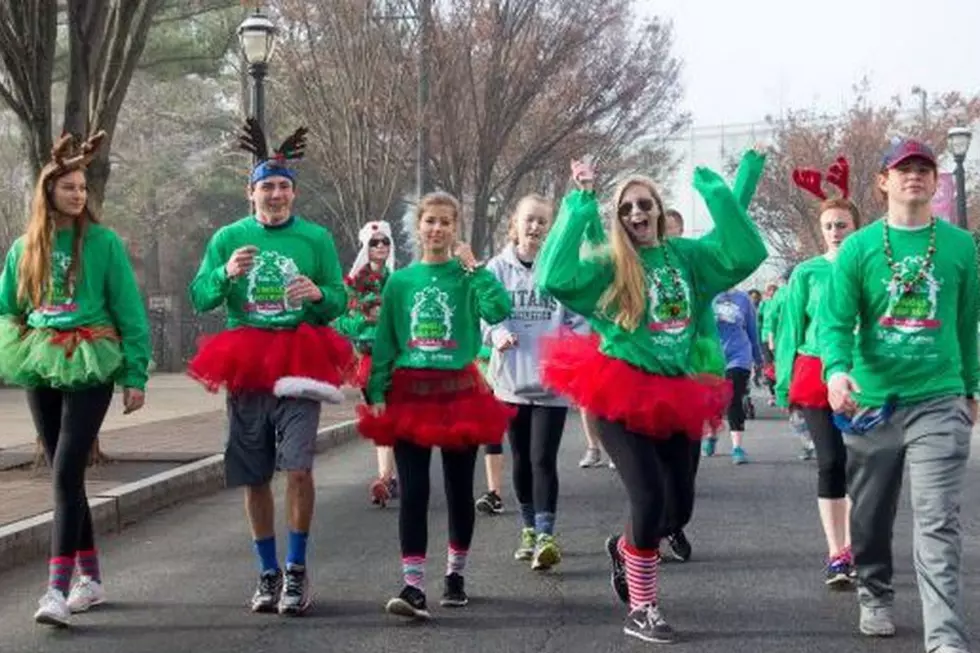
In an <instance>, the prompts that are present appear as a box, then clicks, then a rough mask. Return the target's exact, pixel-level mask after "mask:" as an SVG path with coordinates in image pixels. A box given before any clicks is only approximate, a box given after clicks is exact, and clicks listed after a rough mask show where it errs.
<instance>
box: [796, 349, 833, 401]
mask: <svg viewBox="0 0 980 653" xmlns="http://www.w3.org/2000/svg"><path fill="white" fill-rule="evenodd" d="M789 405H790V406H799V407H800V408H824V409H827V408H830V401H829V400H828V398H827V384H826V383H824V382H823V362H822V361H821V360H820V359H819V358H817V357H816V356H803V355H800V354H798V355H797V356H796V361H794V362H793V379H792V381H790V384H789Z"/></svg>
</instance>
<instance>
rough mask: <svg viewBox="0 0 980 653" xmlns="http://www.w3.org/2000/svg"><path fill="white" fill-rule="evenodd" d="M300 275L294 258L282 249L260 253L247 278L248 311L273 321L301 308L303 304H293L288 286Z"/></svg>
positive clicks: (246, 306)
mask: <svg viewBox="0 0 980 653" xmlns="http://www.w3.org/2000/svg"><path fill="white" fill-rule="evenodd" d="M297 276H299V268H298V267H297V265H296V262H295V261H293V259H291V258H289V257H288V256H283V255H282V254H280V253H279V252H273V251H264V252H259V253H258V254H256V256H255V264H254V265H253V266H252V269H251V270H249V272H248V276H247V277H246V279H247V282H248V286H247V288H246V289H245V310H246V311H248V312H249V313H252V314H254V315H257V316H261V317H263V318H266V319H267V320H268V321H272V322H274V321H276V320H275V318H286V319H288V318H289V317H290V314H292V313H296V312H298V311H301V310H302V308H303V307H302V304H301V303H297V304H295V305H292V304H290V302H289V301H288V300H287V299H286V288H287V287H289V284H290V283H292V282H293V279H295V278H296V277H297Z"/></svg>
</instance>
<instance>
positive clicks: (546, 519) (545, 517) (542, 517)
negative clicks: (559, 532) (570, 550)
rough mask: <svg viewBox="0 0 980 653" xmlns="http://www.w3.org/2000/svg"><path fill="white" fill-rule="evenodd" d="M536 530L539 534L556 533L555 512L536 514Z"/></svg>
mask: <svg viewBox="0 0 980 653" xmlns="http://www.w3.org/2000/svg"><path fill="white" fill-rule="evenodd" d="M534 532H535V533H537V534H538V535H541V534H542V533H543V534H545V535H554V534H555V513H553V512H539V513H537V514H536V515H534Z"/></svg>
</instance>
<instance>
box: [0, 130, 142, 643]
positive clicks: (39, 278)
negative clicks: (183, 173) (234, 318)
mask: <svg viewBox="0 0 980 653" xmlns="http://www.w3.org/2000/svg"><path fill="white" fill-rule="evenodd" d="M104 138H105V132H101V131H100V132H98V133H97V134H95V135H94V136H92V137H90V138H89V139H88V140H87V141H84V142H81V139H78V138H76V137H73V136H71V135H65V136H62V137H61V138H60V139H59V140H58V142H57V143H55V146H54V148H53V150H52V152H51V161H50V162H49V163H48V164H47V165H45V166H44V168H42V169H41V174H40V175H38V180H37V184H36V186H35V189H34V199H33V201H32V203H31V214H30V218H29V220H28V224H27V233H26V234H25V235H24V236H22V237H21V238H19V239H18V240H17V241H16V242H15V243H14V244H13V246H12V247H11V248H10V251H9V252H8V253H7V260H6V264H5V265H4V268H3V273H2V274H0V352H2V353H0V378H3V379H4V380H6V381H7V382H9V383H13V384H15V385H21V386H24V387H26V388H27V403H28V406H29V407H30V410H31V415H32V417H33V418H34V425H35V427H36V428H37V432H38V434H39V436H40V439H41V443H42V444H43V447H44V452H45V454H46V455H47V458H48V461H49V463H50V464H51V468H52V479H53V483H54V499H55V501H54V521H53V524H52V535H51V558H50V561H49V569H50V572H49V576H48V590H47V592H46V593H45V594H44V596H43V597H42V598H41V600H40V605H39V608H38V611H37V613H36V614H35V619H36V621H38V622H39V623H44V624H51V625H57V626H65V625H67V624H68V623H69V621H70V616H71V613H73V612H84V611H85V610H88V609H89V608H91V607H93V606H96V605H99V604H101V603H104V602H105V600H106V593H105V589H104V588H103V585H102V576H101V573H100V570H99V560H98V556H97V554H96V550H95V538H94V534H93V532H92V515H91V513H90V511H89V506H88V499H87V498H86V496H85V467H86V465H87V462H88V459H89V453H90V451H91V449H92V446H93V443H94V442H95V440H96V438H97V436H98V434H99V429H100V428H101V426H102V420H103V419H104V418H105V415H106V412H107V411H108V409H109V404H110V403H111V402H112V397H113V386H114V385H116V384H118V385H120V386H121V387H122V388H123V410H124V412H125V413H131V412H133V411H136V410H139V409H140V408H141V407H142V406H143V401H144V394H143V393H144V389H145V386H146V380H147V368H148V367H149V363H150V330H149V324H148V323H147V318H146V311H145V310H144V308H143V300H142V297H141V296H140V292H139V288H138V286H137V284H136V278H135V275H134V274H133V268H132V266H131V265H130V262H129V257H128V255H127V253H126V246H125V245H124V244H123V241H122V240H121V239H120V238H119V236H117V235H116V234H115V233H114V232H113V231H112V230H110V229H108V228H106V227H104V226H102V225H101V224H99V221H98V218H97V217H96V216H95V214H94V213H93V212H92V210H91V209H90V208H89V204H88V187H87V185H86V183H85V168H86V166H87V165H88V164H89V162H90V161H91V160H92V159H93V158H94V157H95V155H96V152H97V150H98V148H99V145H100V144H101V143H102V141H103V139H104ZM76 568H77V570H78V572H79V579H78V582H77V583H76V584H75V585H74V587H72V588H71V592H70V593H69V585H70V584H71V581H72V575H73V573H74V571H75V569H76Z"/></svg>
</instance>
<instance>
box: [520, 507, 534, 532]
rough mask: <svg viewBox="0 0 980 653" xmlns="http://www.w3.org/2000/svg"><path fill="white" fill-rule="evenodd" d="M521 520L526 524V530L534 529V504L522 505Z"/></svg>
mask: <svg viewBox="0 0 980 653" xmlns="http://www.w3.org/2000/svg"><path fill="white" fill-rule="evenodd" d="M521 520H522V521H523V522H524V528H534V504H533V503H522V504H521Z"/></svg>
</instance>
